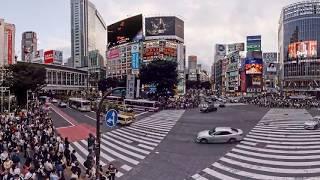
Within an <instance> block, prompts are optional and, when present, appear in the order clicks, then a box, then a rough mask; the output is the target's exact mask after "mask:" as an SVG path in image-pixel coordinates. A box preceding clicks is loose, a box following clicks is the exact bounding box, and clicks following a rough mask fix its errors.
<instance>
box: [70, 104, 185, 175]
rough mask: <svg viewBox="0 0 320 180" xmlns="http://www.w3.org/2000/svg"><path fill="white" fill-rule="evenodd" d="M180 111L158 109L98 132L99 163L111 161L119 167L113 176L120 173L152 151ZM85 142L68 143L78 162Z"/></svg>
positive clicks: (181, 111)
mask: <svg viewBox="0 0 320 180" xmlns="http://www.w3.org/2000/svg"><path fill="white" fill-rule="evenodd" d="M183 113H184V111H183V110H169V111H161V112H159V113H155V114H153V115H152V116H151V117H147V118H144V119H142V120H141V121H137V122H133V123H132V124H131V125H130V126H126V127H121V128H118V129H114V130H112V131H109V132H106V133H104V134H102V135H101V139H100V142H101V144H100V156H101V158H100V164H101V165H102V166H105V165H107V164H108V163H110V162H112V163H113V164H114V165H116V166H117V167H118V170H119V172H118V173H117V174H116V177H121V176H124V175H125V174H126V173H127V172H128V171H131V170H132V169H133V168H134V167H136V166H137V165H139V164H140V162H141V161H143V160H144V159H145V158H146V157H147V156H148V155H149V154H150V153H151V152H152V151H153V150H155V148H156V147H157V146H158V145H159V143H161V141H162V140H163V139H164V138H165V137H166V135H167V134H168V132H169V131H170V130H171V129H172V128H173V127H174V125H175V124H176V122H177V121H178V120H179V119H180V117H181V116H182V114H183ZM87 144H88V142H87V140H86V139H83V140H80V141H77V142H72V143H71V147H72V149H75V150H76V151H78V152H79V153H77V154H76V156H77V158H78V160H79V162H80V163H81V164H82V165H83V162H84V161H85V159H86V158H87V155H88V154H89V152H88V150H87Z"/></svg>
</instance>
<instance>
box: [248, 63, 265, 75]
mask: <svg viewBox="0 0 320 180" xmlns="http://www.w3.org/2000/svg"><path fill="white" fill-rule="evenodd" d="M246 74H262V64H246Z"/></svg>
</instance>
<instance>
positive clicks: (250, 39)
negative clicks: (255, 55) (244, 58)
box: [247, 35, 261, 51]
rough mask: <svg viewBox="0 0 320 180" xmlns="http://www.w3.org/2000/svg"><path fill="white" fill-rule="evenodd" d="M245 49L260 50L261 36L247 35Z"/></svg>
mask: <svg viewBox="0 0 320 180" xmlns="http://www.w3.org/2000/svg"><path fill="white" fill-rule="evenodd" d="M247 51H261V36H260V35H258V36H247Z"/></svg>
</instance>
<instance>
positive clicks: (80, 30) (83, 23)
mask: <svg viewBox="0 0 320 180" xmlns="http://www.w3.org/2000/svg"><path fill="white" fill-rule="evenodd" d="M106 29H107V27H106V24H105V22H104V20H103V18H102V17H101V15H100V14H99V12H98V10H97V9H96V7H95V5H94V4H92V3H91V2H90V1H89V0H71V55H72V58H73V66H74V67H76V68H83V67H89V68H90V61H88V59H89V57H88V56H89V52H90V51H95V52H96V50H98V53H100V55H102V56H103V55H104V54H105V52H106V47H105V45H106ZM103 58H104V56H103ZM97 62H98V60H97ZM100 66H104V64H101V65H100Z"/></svg>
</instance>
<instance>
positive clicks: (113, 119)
mask: <svg viewBox="0 0 320 180" xmlns="http://www.w3.org/2000/svg"><path fill="white" fill-rule="evenodd" d="M105 120H106V125H107V126H108V127H110V128H112V127H114V126H116V125H117V123H118V112H117V111H116V110H114V109H110V110H109V111H108V112H107V114H106V119H105Z"/></svg>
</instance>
